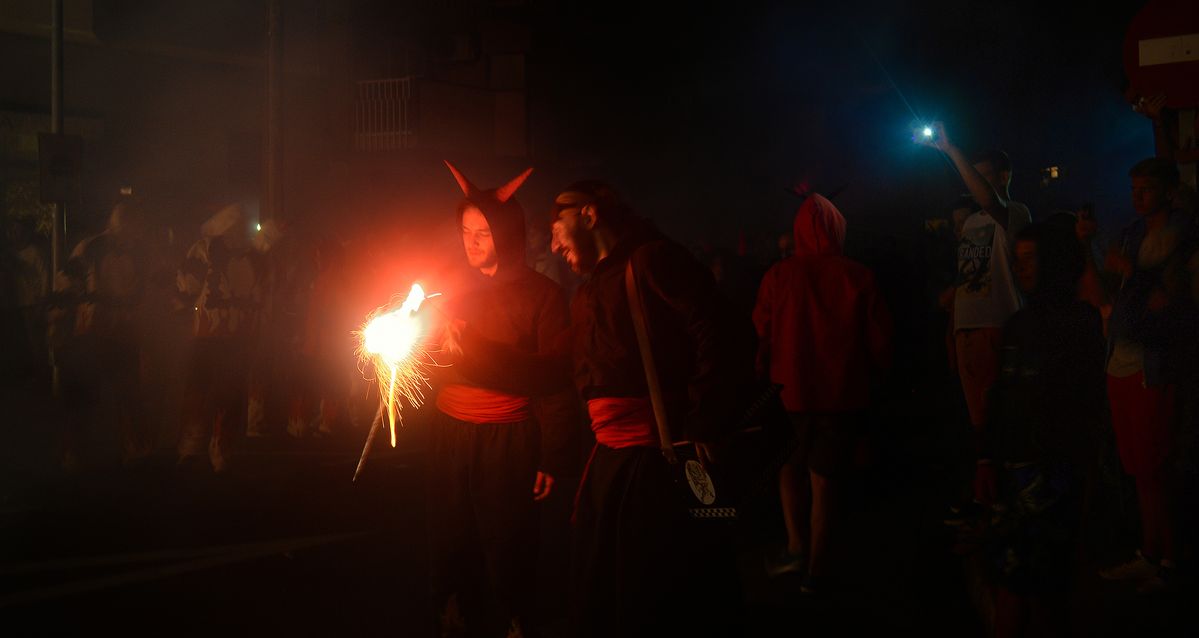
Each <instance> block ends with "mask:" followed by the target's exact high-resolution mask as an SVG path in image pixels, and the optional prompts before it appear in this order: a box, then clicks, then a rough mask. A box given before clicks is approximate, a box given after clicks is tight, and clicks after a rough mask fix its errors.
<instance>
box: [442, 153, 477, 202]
mask: <svg viewBox="0 0 1199 638" xmlns="http://www.w3.org/2000/svg"><path fill="white" fill-rule="evenodd" d="M445 165H446V168H448V169H450V172H451V173H453V174H454V179H456V180H458V187H459V188H461V189H462V194H463V195H465V196H467V197H471V196H472V195H475V194H477V193H478V192H479V189H478V188H476V187H475V185H474V184H471V183H470V180H469V179H466V176H465V175H463V174H462V172H461V171H459V170H458V169H457V168H455V167H454V165H453V164H451V163H450V161H449V160H445Z"/></svg>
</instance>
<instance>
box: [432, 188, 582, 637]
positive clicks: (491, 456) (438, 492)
mask: <svg viewBox="0 0 1199 638" xmlns="http://www.w3.org/2000/svg"><path fill="white" fill-rule="evenodd" d="M450 169H451V170H452V171H453V172H454V175H455V177H456V178H457V179H458V181H459V184H460V185H461V186H462V190H463V192H464V194H465V195H466V199H465V200H464V201H463V202H462V204H461V205H460V206H459V209H458V219H459V222H461V220H462V212H463V211H464V210H465V209H466V208H467V207H468V206H473V207H475V208H478V209H479V211H481V212H482V214H483V216H484V217H485V218H486V219H487V222H488V224H489V226H490V227H491V233H492V237H493V239H494V241H495V248H496V253H497V257H498V267H497V270H496V272H495V274H494V275H493V276H487V275H484V274H482V273H481V272H480V271H479V270H478V269H474V268H471V269H468V271H467V272H465V273H463V276H462V278H461V283H459V284H457V285H456V286H455V287H454V288H453V289H452V291H453V296H452V297H449V298H447V299H446V301H445V306H446V310H447V314H449V315H450V316H452V317H455V318H457V319H462V320H465V322H466V325H467V326H469V328H470V330H471V331H472V332H473V333H476V334H478V335H480V336H482V337H483V338H486V339H488V340H490V341H492V342H495V343H497V344H502V345H503V346H506V347H510V348H512V349H514V350H515V351H518V352H521V353H524V354H528V355H536V354H539V353H545V352H548V351H549V350H550V345H551V342H552V341H553V340H554V339H555V338H556V337H558V336H559V335H560V334H562V333H563V332H564V331H565V330H566V329H567V325H568V315H567V306H566V299H565V297H564V296H563V294H562V291H561V289H559V288H558V286H557V284H555V283H554V282H553V281H551V280H550V279H548V278H547V277H545V276H544V275H541V274H539V273H537V272H535V271H534V270H532V269H531V268H529V267H528V266H527V265H526V263H525V225H524V223H525V222H524V211H523V210H522V209H521V207H520V205H519V204H518V203H517V202H516V200H515V199H512V194H513V193H514V191H515V190H516V188H518V187H519V186H520V185H521V184H522V183H523V182H524V180H525V178H527V177H528V173H529V171H526V172H525V173H524V174H522V175H521V176H519V177H518V178H516V179H515V180H513V181H512V182H510V183H509V184H508V185H506V186H504V187H501V188H499V189H495V190H488V191H482V190H480V189H478V188H476V187H475V186H474V185H472V184H471V183H470V182H469V181H468V180H466V178H464V177H462V175H461V174H460V173H458V171H457V170H454V168H453V167H452V166H451V167H450ZM481 356H484V357H485V356H486V355H481ZM490 364H491V362H488V361H479V360H473V359H472V354H471V352H470V351H467V352H466V354H465V355H464V357H463V360H462V361H459V362H456V363H455V364H454V365H453V366H450V367H447V368H439V369H437V370H435V374H436V378H435V379H434V383H435V386H436V388H437V396H436V398H435V400H434V403H435V405H436V407H437V414H436V422H435V423H434V425H433V429H432V434H431V456H430V460H429V463H430V469H429V515H430V517H429V520H430V531H431V549H432V585H433V590H434V596H435V602H437V604H438V605H439V606H441V605H443V604H444V601H446V600H448V599H449V598H450V596H452V595H455V594H457V595H458V596H459V600H461V601H464V602H465V603H466V609H467V612H468V615H469V616H476V614H474V613H470V611H471V605H470V602H471V600H470V599H471V598H472V597H471V595H470V594H472V593H474V592H472V591H471V590H472V587H473V585H472V583H474V582H477V581H473V580H472V579H471V578H470V577H471V576H472V574H473V573H474V572H478V571H479V570H480V568H481V569H482V571H483V586H484V589H485V591H483V592H482V593H483V597H484V599H485V601H484V604H485V605H486V606H487V607H489V608H490V609H488V610H487V611H485V612H483V614H482V616H478V617H482V618H487V619H488V620H487V621H485V622H505V623H506V622H508V621H510V620H512V619H518V620H521V621H522V624H523V623H524V622H525V621H524V620H523V619H526V618H527V617H528V616H529V614H530V607H531V606H532V598H533V584H534V583H533V578H534V575H535V574H536V571H537V569H536V566H537V548H538V528H539V525H538V521H539V517H538V509H537V504H536V503H535V502H534V500H533V485H534V482H535V480H536V476H537V473H538V472H539V471H540V472H543V473H546V474H549V475H551V476H553V477H555V478H558V477H561V476H562V475H563V474H564V473H565V472H566V471H567V469H568V467H569V465H570V464H571V462H572V461H573V459H574V444H573V443H572V430H573V428H574V427H575V422H576V415H577V407H576V401H575V398H574V396H573V394H572V393H571V392H570V390H569V389H568V388H566V389H563V390H562V391H559V392H557V393H552V394H547V395H544V396H538V397H530V396H528V395H527V394H524V393H522V391H521V390H520V389H519V388H515V387H509V386H506V384H504V383H503V382H502V380H501V381H489V382H484V383H479V382H477V381H473V380H471V378H472V377H471V375H470V371H471V370H473V369H476V368H479V367H487V366H489V365H490ZM475 378H477V377H475ZM472 624H473V623H472ZM474 626H475V627H477V626H478V625H477V624H475V625H474ZM502 629H504V627H496V628H495V629H494V631H490V633H491V634H495V635H500V633H499V632H500V631H501V630H502ZM472 631H473V628H472ZM484 631H485V632H486V631H488V630H486V629H485V630H484Z"/></svg>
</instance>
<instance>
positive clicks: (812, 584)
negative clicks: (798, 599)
mask: <svg viewBox="0 0 1199 638" xmlns="http://www.w3.org/2000/svg"><path fill="white" fill-rule="evenodd" d="M827 591H828V583H827V582H826V581H825V580H824V578H822V577H819V576H813V575H811V574H808V575H807V576H805V577H804V579H803V583H801V584H800V586H799V592H800V593H801V594H807V595H809V596H819V595H821V594H824V593H825V592H827Z"/></svg>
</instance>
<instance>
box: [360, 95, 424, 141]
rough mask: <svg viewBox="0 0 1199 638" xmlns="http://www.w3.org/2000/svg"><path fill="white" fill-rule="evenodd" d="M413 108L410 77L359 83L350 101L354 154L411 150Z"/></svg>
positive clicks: (413, 120)
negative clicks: (352, 106)
mask: <svg viewBox="0 0 1199 638" xmlns="http://www.w3.org/2000/svg"><path fill="white" fill-rule="evenodd" d="M415 107H416V100H415V99H414V97H413V95H412V78H411V77H405V78H394V79H387V80H366V81H362V82H359V83H358V88H357V95H356V96H355V100H354V150H357V151H396V150H400V149H405V148H412V147H414V146H415V145H416V132H415V130H414V129H413V126H414V124H415V118H414V117H413V111H414V110H415Z"/></svg>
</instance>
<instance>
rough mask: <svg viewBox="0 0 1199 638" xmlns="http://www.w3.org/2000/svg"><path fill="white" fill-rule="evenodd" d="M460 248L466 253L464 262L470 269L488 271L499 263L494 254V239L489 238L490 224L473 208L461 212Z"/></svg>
mask: <svg viewBox="0 0 1199 638" xmlns="http://www.w3.org/2000/svg"><path fill="white" fill-rule="evenodd" d="M461 230H462V248H463V250H465V251H466V262H467V263H468V264H470V267H471V268H478V269H479V270H488V269H491V268H494V267H495V266H496V264H498V263H499V259H498V257H497V256H496V253H495V238H493V237H492V236H491V224H488V223H487V218H486V217H484V216H483V213H482V212H481V211H480V210H479V209H478V208H476V207H474V206H469V207H467V208H466V210H464V211H462V229H461Z"/></svg>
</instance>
